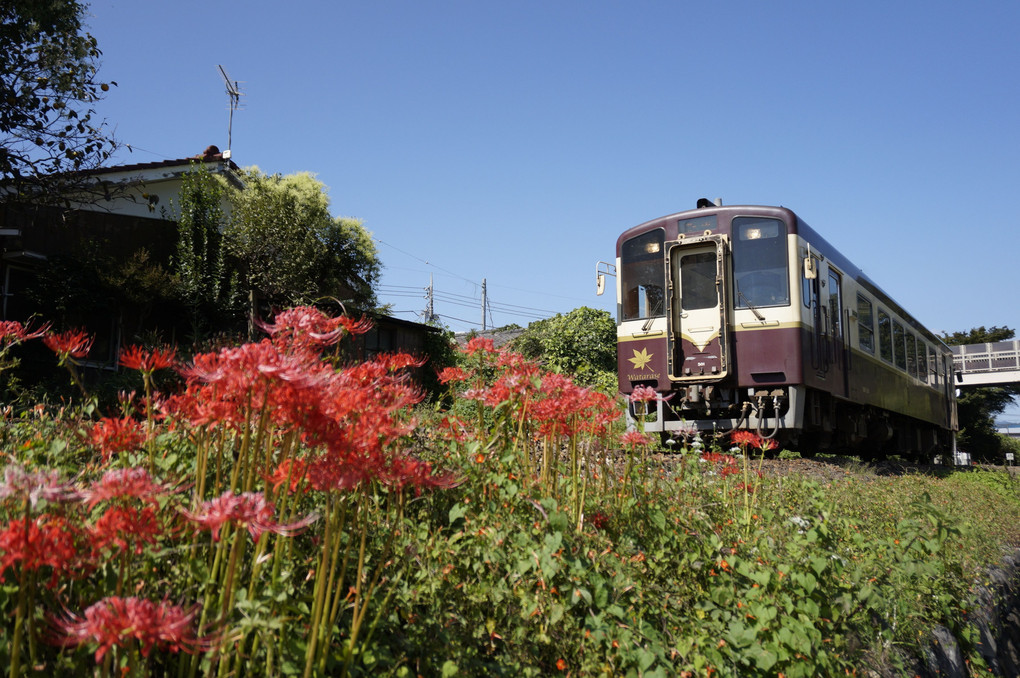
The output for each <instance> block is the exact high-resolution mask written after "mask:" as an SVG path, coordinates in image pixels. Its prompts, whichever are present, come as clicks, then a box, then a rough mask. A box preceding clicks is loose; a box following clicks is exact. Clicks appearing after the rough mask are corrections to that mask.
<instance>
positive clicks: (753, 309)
mask: <svg viewBox="0 0 1020 678" xmlns="http://www.w3.org/2000/svg"><path fill="white" fill-rule="evenodd" d="M737 296H738V297H740V298H741V299H743V300H744V303H745V304H747V307H748V308H749V309H751V313H753V314H754V317H755V318H757V319H758V322H762V323H763V322H765V316H763V315H762V314H761V312H760V311H759V310H758V309H757V308H756V307H755V305H754V304H752V303H751V300H750V299H748V298H747V295H745V294H744V293H743V292H742V291H740V290H739V289H738V290H737Z"/></svg>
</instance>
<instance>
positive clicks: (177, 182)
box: [0, 146, 242, 360]
mask: <svg viewBox="0 0 1020 678" xmlns="http://www.w3.org/2000/svg"><path fill="white" fill-rule="evenodd" d="M224 156H226V157H224ZM196 166H202V167H204V168H205V169H206V170H208V171H209V172H210V173H213V174H218V175H221V176H223V177H225V178H226V179H227V181H229V182H231V183H232V184H234V185H235V186H238V187H240V186H241V185H242V184H241V179H240V174H239V169H238V167H237V165H235V164H234V163H233V162H232V161H231V160H230V159H229V153H227V154H224V153H220V151H219V149H217V148H216V147H215V146H210V147H208V148H207V149H206V150H205V151H204V152H203V153H200V154H198V155H196V156H192V157H188V158H181V159H178V160H164V161H159V162H149V163H138V164H131V165H120V166H115V167H107V168H100V169H96V170H90V171H88V172H85V173H84V176H83V179H84V181H82V182H81V183H82V185H84V186H85V189H84V191H83V194H82V193H79V194H77V195H73V196H70V197H69V198H68V199H66V200H65V201H64V204H62V205H59V206H58V205H54V204H52V203H51V202H48V203H44V204H34V203H25V202H10V201H0V319H4V320H8V319H15V320H23V319H26V318H28V317H30V316H31V315H32V314H33V313H36V312H38V309H37V308H36V307H35V304H33V302H32V300H31V299H29V298H27V296H26V292H27V290H28V288H29V286H30V285H31V284H32V282H33V279H34V277H35V275H36V273H37V272H38V271H39V270H40V269H42V268H43V267H44V266H45V265H46V263H47V262H48V261H50V260H51V259H53V258H55V257H60V256H64V255H72V254H78V255H81V254H82V253H88V252H90V251H101V252H102V254H103V255H105V256H107V257H111V258H113V259H115V260H118V261H122V260H127V259H129V258H130V257H132V256H134V255H135V254H136V253H137V252H139V251H140V250H143V249H144V250H145V251H146V252H147V253H148V255H149V256H150V261H151V263H152V264H159V265H162V266H167V265H168V264H169V261H170V255H171V254H172V253H173V251H174V249H175V247H176V243H177V227H176V224H175V223H174V222H173V221H170V220H169V219H168V214H169V212H168V209H169V208H170V205H171V203H172V202H173V201H174V200H176V199H177V196H178V195H179V194H180V190H181V184H182V177H183V175H184V174H185V173H186V172H188V171H190V170H192V169H194V168H195V167H196ZM74 320H78V321H79V322H82V323H83V324H88V325H89V326H90V327H94V326H95V325H96V324H97V323H96V319H95V318H81V319H74ZM111 321H113V322H116V319H111ZM104 322H105V321H104ZM101 343H102V342H101ZM114 348H115V347H114V346H113V345H112V344H111V345H110V346H109V349H110V350H111V351H112V350H113V349H114ZM106 357H108V356H106ZM102 359H105V357H101V358H100V360H102Z"/></svg>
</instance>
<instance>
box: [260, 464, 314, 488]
mask: <svg viewBox="0 0 1020 678" xmlns="http://www.w3.org/2000/svg"><path fill="white" fill-rule="evenodd" d="M307 478H308V464H306V463H305V462H304V461H302V460H301V459H287V460H285V461H283V462H282V463H280V464H279V465H278V466H277V467H276V470H274V471H273V472H272V473H271V474H269V475H268V476H266V481H267V482H268V483H269V484H270V485H272V486H273V490H279V489H280V486H281V485H283V484H284V483H286V484H287V489H288V491H289V492H291V493H294V492H297V491H298V490H299V489H300V488H301V487H302V486H303V485H305V481H306V479H307Z"/></svg>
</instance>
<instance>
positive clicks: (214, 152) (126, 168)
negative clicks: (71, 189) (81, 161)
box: [83, 146, 241, 175]
mask: <svg viewBox="0 0 1020 678" xmlns="http://www.w3.org/2000/svg"><path fill="white" fill-rule="evenodd" d="M195 161H200V162H224V161H225V162H226V163H227V166H228V167H229V168H230V169H232V170H234V171H240V169H241V168H240V167H238V166H237V165H236V164H235V163H234V161H233V160H231V159H230V154H229V152H228V153H227V157H226V158H224V157H223V153H222V152H221V151H220V149H219V148H217V147H216V146H209V147H208V148H206V149H205V150H204V151H203V152H201V153H199V154H198V155H193V156H191V157H188V158H178V159H176V160H158V161H156V162H139V163H132V164H129V165H111V166H110V167H97V168H95V169H91V170H86V171H84V172H83V174H89V175H97V174H118V173H121V172H139V171H144V170H153V169H163V168H169V167H181V166H190V165H191V163H193V162H195Z"/></svg>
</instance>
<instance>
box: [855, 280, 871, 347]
mask: <svg viewBox="0 0 1020 678" xmlns="http://www.w3.org/2000/svg"><path fill="white" fill-rule="evenodd" d="M857 344H858V345H859V346H860V347H861V350H862V351H867V352H868V353H871V354H872V355H874V353H875V316H874V314H873V313H872V308H871V302H870V301H869V300H868V299H867V298H866V297H864V296H863V295H860V294H858V295H857Z"/></svg>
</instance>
